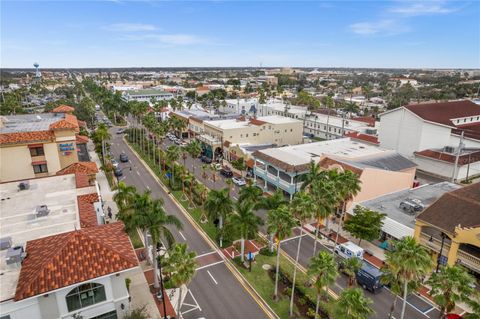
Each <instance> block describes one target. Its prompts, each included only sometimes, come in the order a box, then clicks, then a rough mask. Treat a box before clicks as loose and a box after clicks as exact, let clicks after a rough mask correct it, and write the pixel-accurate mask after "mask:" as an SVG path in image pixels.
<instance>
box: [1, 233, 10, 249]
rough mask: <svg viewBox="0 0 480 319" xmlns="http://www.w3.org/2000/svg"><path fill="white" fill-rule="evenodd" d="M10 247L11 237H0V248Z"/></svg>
mask: <svg viewBox="0 0 480 319" xmlns="http://www.w3.org/2000/svg"><path fill="white" fill-rule="evenodd" d="M10 247H12V237H10V236H8V237H3V238H0V250H5V249H9V248H10Z"/></svg>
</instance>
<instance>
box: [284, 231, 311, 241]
mask: <svg viewBox="0 0 480 319" xmlns="http://www.w3.org/2000/svg"><path fill="white" fill-rule="evenodd" d="M306 235H307V234H305V232H303V235H302V236H300V235H298V236H294V237H290V238H287V239H284V240H282V241H281V243H282V244H283V243H286V242H287V241H290V240H294V239H298V238H300V237H304V236H306Z"/></svg>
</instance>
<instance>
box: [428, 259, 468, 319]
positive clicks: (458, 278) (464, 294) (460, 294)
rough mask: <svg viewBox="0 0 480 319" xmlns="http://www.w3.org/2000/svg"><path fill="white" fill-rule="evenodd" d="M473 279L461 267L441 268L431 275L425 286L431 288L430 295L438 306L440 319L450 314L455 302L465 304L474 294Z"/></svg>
mask: <svg viewBox="0 0 480 319" xmlns="http://www.w3.org/2000/svg"><path fill="white" fill-rule="evenodd" d="M474 282H475V279H474V278H473V277H472V276H471V275H470V274H469V273H468V272H467V271H466V270H465V268H463V267H462V266H458V265H455V266H446V267H442V268H441V269H440V271H439V272H437V273H433V274H432V276H431V277H430V278H429V279H428V281H427V284H428V285H430V286H431V287H432V290H430V295H431V296H432V297H433V300H434V301H435V303H436V304H437V305H439V306H440V318H444V316H445V315H446V314H447V313H449V312H451V311H452V310H453V309H454V308H455V304H456V303H457V302H467V301H469V300H470V299H471V296H472V295H473V293H474V289H473V288H472V286H473V284H474Z"/></svg>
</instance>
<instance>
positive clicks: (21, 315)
mask: <svg viewBox="0 0 480 319" xmlns="http://www.w3.org/2000/svg"><path fill="white" fill-rule="evenodd" d="M6 315H9V316H10V319H25V318H28V319H42V317H41V313H40V307H39V305H38V298H30V299H25V300H22V301H19V302H14V301H13V300H11V301H6V302H2V303H1V304H0V317H1V316H6Z"/></svg>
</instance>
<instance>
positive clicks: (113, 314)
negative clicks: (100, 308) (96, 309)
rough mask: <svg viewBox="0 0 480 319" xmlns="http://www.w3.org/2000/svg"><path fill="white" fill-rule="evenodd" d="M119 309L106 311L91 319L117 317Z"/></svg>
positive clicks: (111, 318) (112, 318)
mask: <svg viewBox="0 0 480 319" xmlns="http://www.w3.org/2000/svg"><path fill="white" fill-rule="evenodd" d="M117 318H118V317H117V311H116V310H112V311H109V312H106V313H104V314H101V315H100V316H96V317H92V318H90V319H117Z"/></svg>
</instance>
